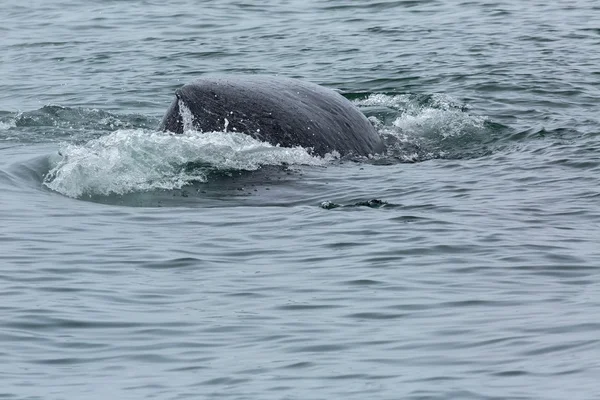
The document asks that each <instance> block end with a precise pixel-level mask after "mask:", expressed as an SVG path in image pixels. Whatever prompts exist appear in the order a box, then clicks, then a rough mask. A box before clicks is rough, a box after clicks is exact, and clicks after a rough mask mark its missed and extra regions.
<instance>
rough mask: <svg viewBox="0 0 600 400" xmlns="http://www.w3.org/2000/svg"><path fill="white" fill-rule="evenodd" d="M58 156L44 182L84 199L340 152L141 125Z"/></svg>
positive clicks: (320, 161)
mask: <svg viewBox="0 0 600 400" xmlns="http://www.w3.org/2000/svg"><path fill="white" fill-rule="evenodd" d="M52 158H53V160H51V164H52V165H53V166H52V168H51V169H50V171H49V172H48V173H47V174H46V176H45V178H44V185H45V186H46V187H48V188H49V189H51V190H54V191H56V192H59V193H62V194H63V195H66V196H69V197H74V198H80V197H83V196H90V197H91V196H97V195H100V196H108V195H111V194H117V195H122V194H125V193H130V192H138V191H151V190H161V189H162V190H172V189H180V188H182V187H183V186H185V185H188V184H191V183H193V182H206V181H207V179H208V175H209V173H211V172H213V171H232V170H246V171H254V170H257V169H259V168H261V167H262V166H266V165H324V164H325V163H327V162H329V161H330V160H332V159H333V158H335V157H334V156H333V155H332V156H328V157H325V158H320V157H313V156H311V155H310V154H309V153H308V152H307V150H305V149H303V148H301V147H295V148H283V147H277V146H273V145H271V144H268V143H265V142H261V141H258V140H256V139H253V138H252V137H250V136H248V135H245V134H242V133H238V132H204V133H199V132H193V131H189V132H186V133H185V134H183V135H171V134H167V133H163V132H156V131H146V130H141V129H138V130H118V131H115V132H112V133H110V134H108V135H106V136H102V137H100V138H97V139H92V140H90V141H89V142H87V143H85V144H83V145H76V144H67V145H65V146H63V147H62V148H61V149H60V151H59V155H57V156H55V157H52Z"/></svg>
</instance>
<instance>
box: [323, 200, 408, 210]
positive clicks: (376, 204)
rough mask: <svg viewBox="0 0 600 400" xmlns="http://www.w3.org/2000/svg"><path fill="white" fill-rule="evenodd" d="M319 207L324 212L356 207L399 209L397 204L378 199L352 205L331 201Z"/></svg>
mask: <svg viewBox="0 0 600 400" xmlns="http://www.w3.org/2000/svg"><path fill="white" fill-rule="evenodd" d="M319 207H321V208H322V209H324V210H334V209H336V208H358V207H367V208H395V207H401V206H400V205H398V204H390V203H388V202H386V201H383V200H380V199H371V200H366V201H358V202H356V203H354V204H337V203H333V202H331V201H324V202H322V203H321V204H320V205H319Z"/></svg>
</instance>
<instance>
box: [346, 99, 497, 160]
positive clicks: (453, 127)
mask: <svg viewBox="0 0 600 400" xmlns="http://www.w3.org/2000/svg"><path fill="white" fill-rule="evenodd" d="M354 103H355V104H356V105H358V106H359V107H361V108H362V109H363V110H365V113H366V114H367V115H368V116H369V119H370V120H371V122H372V123H373V124H374V125H375V127H376V128H377V130H378V131H379V133H380V134H381V135H382V137H383V138H384V140H385V141H386V145H387V146H386V147H387V149H388V151H387V155H386V157H387V158H393V159H396V160H399V161H401V162H418V161H425V160H429V159H433V158H466V157H474V156H475V157H476V156H479V155H482V154H483V153H485V152H486V151H487V149H486V148H485V144H486V143H487V142H488V141H489V140H490V138H491V133H492V129H491V125H492V124H490V123H488V121H487V118H486V117H484V116H478V115H472V114H470V113H469V112H468V107H467V106H466V105H464V104H461V103H459V102H457V101H455V100H454V99H452V98H451V97H450V96H446V95H441V94H434V95H408V94H397V95H389V94H382V93H378V94H371V95H369V96H368V97H367V98H363V99H358V100H355V101H354ZM379 161H381V160H379Z"/></svg>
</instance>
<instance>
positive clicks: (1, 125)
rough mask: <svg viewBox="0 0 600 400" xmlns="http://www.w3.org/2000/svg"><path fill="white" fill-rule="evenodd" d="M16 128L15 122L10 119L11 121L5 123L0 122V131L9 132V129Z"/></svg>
mask: <svg viewBox="0 0 600 400" xmlns="http://www.w3.org/2000/svg"><path fill="white" fill-rule="evenodd" d="M16 126H17V124H16V121H15V120H14V119H11V120H9V121H7V122H2V121H0V131H7V130H9V129H11V128H14V127H16Z"/></svg>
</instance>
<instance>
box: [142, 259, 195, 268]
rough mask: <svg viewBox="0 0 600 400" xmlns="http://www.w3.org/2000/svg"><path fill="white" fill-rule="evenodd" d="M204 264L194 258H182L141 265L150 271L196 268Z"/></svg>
mask: <svg viewBox="0 0 600 400" xmlns="http://www.w3.org/2000/svg"><path fill="white" fill-rule="evenodd" d="M205 264H206V262H205V261H204V260H201V259H199V258H195V257H182V258H175V259H171V260H164V261H153V262H149V263H145V264H141V266H142V267H143V268H150V269H177V268H198V267H200V266H202V265H205Z"/></svg>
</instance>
